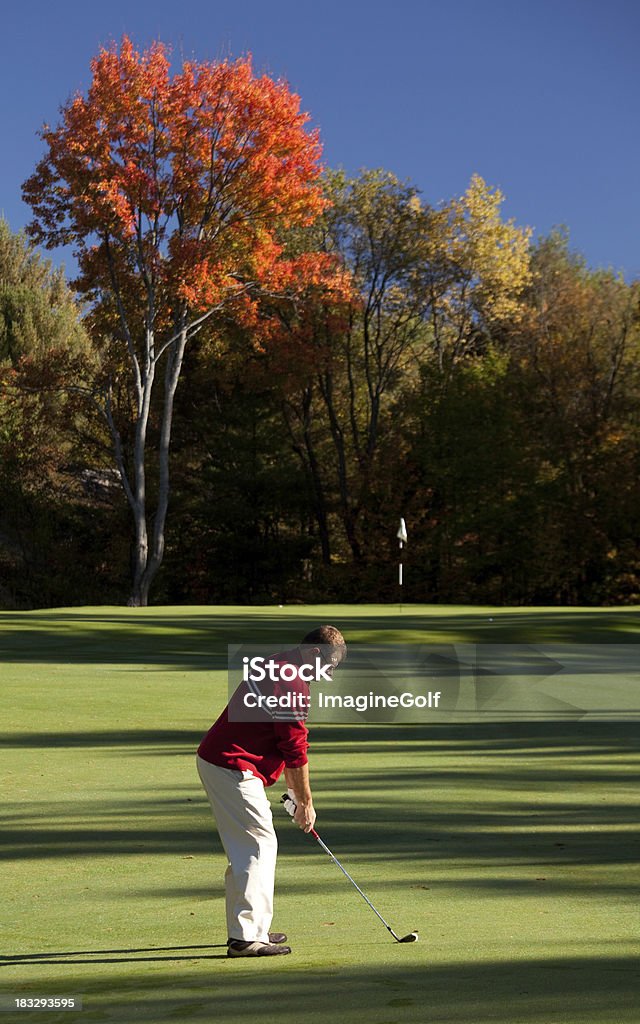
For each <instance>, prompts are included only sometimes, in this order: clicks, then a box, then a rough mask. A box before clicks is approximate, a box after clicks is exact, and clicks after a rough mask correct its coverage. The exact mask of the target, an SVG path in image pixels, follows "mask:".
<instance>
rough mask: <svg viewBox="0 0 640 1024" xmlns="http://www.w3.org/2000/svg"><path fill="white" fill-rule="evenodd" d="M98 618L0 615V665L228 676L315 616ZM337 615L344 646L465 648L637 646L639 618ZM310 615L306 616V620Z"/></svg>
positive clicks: (610, 614)
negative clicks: (241, 652)
mask: <svg viewBox="0 0 640 1024" xmlns="http://www.w3.org/2000/svg"><path fill="white" fill-rule="evenodd" d="M141 611H142V612H143V614H137V612H138V610H136V609H131V610H130V611H124V610H123V611H122V612H111V611H107V610H105V611H96V612H95V613H87V612H82V611H78V612H71V611H57V610H55V609H54V610H52V611H40V612H29V613H22V614H21V613H10V612H5V613H0V657H2V658H5V659H7V660H12V661H27V662H54V663H62V664H83V663H86V664H91V663H94V664H102V665H104V664H110V665H118V664H157V665H163V666H166V667H174V668H178V667H180V668H184V669H192V670H212V669H224V668H226V658H227V650H226V648H227V645H228V644H246V643H251V644H255V643H262V642H265V643H269V644H283V645H286V646H289V645H291V644H292V643H293V644H295V643H297V642H298V641H299V640H300V639H301V638H302V636H304V634H305V633H306V632H308V630H310V629H312V628H314V627H315V626H317V625H318V615H319V614H320V612H316V611H312V610H311V609H310V610H309V618H307V617H306V616H305V615H304V614H301V611H302V609H300V610H297V611H296V612H295V613H294V614H288V613H287V611H286V610H282V611H280V610H279V609H278V610H274V611H273V612H266V611H265V610H264V609H262V608H260V609H254V610H252V611H248V612H244V611H243V612H240V611H239V612H237V613H229V614H225V613H218V612H216V611H215V609H214V610H212V611H211V612H206V611H205V612H203V611H194V612H192V613H187V614H171V613H170V612H167V611H164V612H163V611H160V610H158V611H157V612H155V611H152V610H148V609H142V610H141ZM329 613H330V614H331V616H332V617H337V618H338V619H339V621H338V622H337V625H338V626H339V627H340V628H341V629H342V631H343V633H344V634H345V637H346V639H347V642H349V641H350V640H351V641H357V642H359V643H364V642H366V643H373V642H380V641H383V642H400V643H401V642H409V643H417V642H432V641H433V640H434V637H436V638H441V639H442V640H443V641H446V642H465V643H492V644H496V643H498V644H505V643H522V644H529V643H561V642H562V643H580V642H588V643H590V644H598V643H616V642H617V643H620V642H625V643H634V642H639V643H640V612H638V611H637V610H627V609H620V610H614V611H609V610H607V611H600V610H599V609H587V610H576V611H575V612H572V611H567V610H566V609H558V611H557V612H554V611H549V610H544V611H542V610H541V611H536V610H531V611H527V612H515V611H504V612H503V611H501V610H500V609H496V610H493V611H492V613H491V616H490V617H489V616H488V615H487V614H486V613H483V612H482V611H478V612H463V613H456V612H455V611H452V613H451V614H450V615H449V614H446V612H445V613H444V614H437V615H435V614H430V613H429V611H425V612H419V613H416V612H412V611H411V610H410V609H409V610H408V611H407V612H406V614H404V615H403V616H402V617H399V616H398V614H397V613H396V614H391V613H390V614H389V616H385V615H379V616H375V615H371V614H370V613H369V612H368V611H367V609H366V607H365V608H363V611H362V615H361V616H359V615H357V614H354V613H353V612H352V611H351V612H350V614H341V613H340V608H339V607H337V608H335V609H331V610H329V609H327V614H329ZM311 616H313V617H311Z"/></svg>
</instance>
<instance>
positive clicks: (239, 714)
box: [198, 652, 309, 786]
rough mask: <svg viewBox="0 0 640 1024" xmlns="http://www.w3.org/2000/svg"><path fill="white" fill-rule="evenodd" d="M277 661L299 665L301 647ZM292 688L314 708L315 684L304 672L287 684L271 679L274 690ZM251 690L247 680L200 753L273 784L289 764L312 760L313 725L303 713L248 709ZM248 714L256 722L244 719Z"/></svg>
mask: <svg viewBox="0 0 640 1024" xmlns="http://www.w3.org/2000/svg"><path fill="white" fill-rule="evenodd" d="M275 660H276V661H277V662H278V663H279V664H280V665H282V664H288V665H291V664H299V659H298V657H297V652H288V653H287V655H280V656H279V657H278V658H276V659H275ZM287 690H289V691H290V692H291V693H295V694H297V695H298V696H299V697H300V696H302V697H303V698H306V700H307V707H308V700H309V685H308V683H306V682H305V681H304V680H303V679H302V678H301V677H300V676H299V675H298V676H296V678H295V679H294V680H291V681H287V682H286V683H281V682H279V683H277V684H275V686H274V685H273V684H271V690H270V692H271V693H276V694H277V695H281V694H283V693H284V692H286V691H287ZM248 692H249V687H248V685H247V684H246V683H241V684H240V686H239V687H238V689H237V690H236V692H235V694H234V695H233V697H232V698H231V700H230V702H229V704H227V706H226V708H225V709H224V711H223V712H222V714H221V715H220V717H219V718H218V719H217V721H216V722H214V724H213V725H212V726H211V728H210V729H209V732H208V733H207V734H206V736H205V737H204V738H203V740H202V742H201V743H200V746H199V747H198V754H199V756H200V757H201V758H202V759H203V760H204V761H209V762H210V763H211V764H216V765H219V767H221V768H234V769H236V770H238V771H250V772H252V773H253V775H255V776H256V778H258V779H261V780H262V782H263V783H264V785H265V786H272V785H273V784H274V783H275V782H277V781H278V779H279V778H280V776H281V775H282V772H283V771H284V769H285V767H286V768H301V767H302V765H304V764H307V761H308V758H307V750H308V747H309V744H308V742H307V736H308V734H309V730H308V729H307V727H306V725H305V724H304V721H303V715H302V714H301V713H298V714H297V715H293V714H290V715H286V717H282V718H277V717H276V716H275V715H274V714H272V713H269V711H267V710H262V711H260V710H259V709H252V710H251V711H250V712H248V711H247V709H246V705H244V704H243V698H244V696H245V694H246V693H248ZM299 706H300V704H298V707H299ZM230 709H231V720H230V718H229V710H230ZM243 709H244V711H243ZM285 714H286V713H285ZM247 717H250V718H251V719H252V721H246V720H244V721H243V720H242V719H243V718H245V719H246V718H247ZM304 717H306V715H304Z"/></svg>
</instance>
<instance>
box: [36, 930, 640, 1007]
mask: <svg viewBox="0 0 640 1024" xmlns="http://www.w3.org/2000/svg"><path fill="white" fill-rule="evenodd" d="M376 945H377V944H376V943H364V946H363V949H364V950H365V952H364V954H363V955H364V956H371V954H372V950H375V947H376ZM407 950H409V952H407ZM326 955H327V950H323V949H322V948H321V947H320V948H319V947H314V948H313V949H309V950H306V951H305V952H304V953H303V955H302V958H300V956H298V958H296V954H295V951H294V955H293V956H291V957H286V958H285V962H278V963H277V964H276V963H273V962H269V961H267V960H264V961H261V962H257V961H251V962H250V963H247V961H243V960H231V961H229V960H227V958H226V957H225V958H224V959H225V961H226V963H225V965H224V967H223V966H222V964H220V966H219V968H213V972H212V969H211V966H210V963H209V962H210V959H211V958H210V957H207V956H204V957H202V959H203V960H205V961H207V962H206V963H205V964H203V970H202V971H199V970H198V966H197V964H196V965H194V966H193V967H192V968H191V969H190V970H185V969H182V970H181V971H178V970H176V971H164V972H159V971H153V972H150V973H148V974H145V973H144V972H143V971H138V972H136V974H135V975H133V973H132V970H133V969H132V968H129V969H128V970H127V969H123V970H121V971H118V970H117V964H118V961H115V963H114V969H113V970H108V969H107V970H104V969H103V970H102V971H101V972H100V974H99V975H94V976H92V975H91V973H90V972H89V970H86V971H78V970H76V971H74V972H73V973H71V972H65V974H64V979H63V980H64V987H65V991H67V992H72V991H75V992H79V993H83V999H84V1007H83V1008H84V1012H85V1013H86V1014H88V1015H89V1019H94V1018H93V1016H92V1011H93V1013H95V1014H97V1016H96V1017H95V1019H96V1020H98V1019H99V1020H105V1019H106V1020H109V1021H123V1022H124V1021H126V1022H130V1021H131V1020H132V1019H135V1020H136V1021H153V1022H154V1024H159V1022H162V1021H169V1020H173V1021H175V1020H180V1021H195V1022H199V1021H202V1022H205V1021H206V1022H210V1021H211V1020H217V1021H224V1022H225V1024H240V1022H242V1021H246V1020H247V1019H250V1018H251V1017H259V1019H260V1020H261V1021H262V1022H263V1024H274V1022H276V1021H277V1022H279V1024H299V1022H300V1020H301V1019H302V1018H304V1019H311V1020H318V1021H328V1020H337V1019H340V1020H341V1021H342V1022H346V1024H361V1022H362V1021H365V1020H366V1021H369V1022H371V1024H402V1022H406V1021H407V1020H418V1021H427V1022H431V1021H433V1022H435V1021H446V1022H447V1024H470V1022H473V1024H486V1022H492V1024H516V1022H517V1024H542V1022H544V1024H549V1022H550V1021H556V1020H557V1021H559V1022H560V1021H562V1022H563V1024H612V1022H614V1021H615V1022H616V1024H637V996H638V973H637V963H636V961H635V960H634V959H632V958H631V957H625V956H618V957H616V956H610V955H609V956H603V957H588V956H565V957H553V958H551V957H532V958H530V959H526V960H525V959H516V958H514V959H510V960H501V961H477V962H457V963H437V962H435V963H433V962H431V963H427V962H426V961H427V959H428V951H427V949H425V948H423V949H422V950H420V949H419V947H415V946H411V947H399V946H395V947H394V949H393V950H391V949H389V951H388V954H387V958H386V960H385V962H384V964H380V963H376V962H374V963H371V964H370V965H367V964H366V963H362V962H361V963H359V964H354V962H353V961H354V960H355V959H356V957H357V956H358V954H357V953H355V952H354V951H353V950H352V949H349V948H345V947H338V948H333V949H332V950H331V961H330V965H327V966H325V965H324V963H323V958H324V957H326ZM375 955H377V954H375ZM278 959H280V958H278ZM296 959H298V964H296ZM300 959H302V963H300ZM394 959H395V962H393V961H394ZM41 966H42V965H41ZM24 977H25V975H24V974H23V976H22V981H21V985H20V994H21V995H26V994H29V990H30V989H29V979H28V976H27V982H26V984H25V981H24ZM36 984H37V985H38V986H39V988H38V991H39V992H42V991H43V990H44V989H46V990H47V991H49V990H50V989H52V990H53V988H54V986H57V987H58V988H59V986H60V977H59V975H57V974H55V975H54V974H52V975H51V979H47V978H45V979H43V978H42V976H40V978H39V979H38V981H37V982H36V981H35V980H34V981H33V982H32V983H31V986H32V990H33V991H34V992H35V987H34V986H36Z"/></svg>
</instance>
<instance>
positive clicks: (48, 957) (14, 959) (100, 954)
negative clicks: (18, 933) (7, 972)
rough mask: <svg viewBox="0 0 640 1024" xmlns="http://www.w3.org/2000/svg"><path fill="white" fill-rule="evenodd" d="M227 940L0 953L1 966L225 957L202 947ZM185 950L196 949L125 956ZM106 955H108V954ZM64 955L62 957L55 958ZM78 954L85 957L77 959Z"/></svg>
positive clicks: (215, 945) (220, 947) (224, 946)
mask: <svg viewBox="0 0 640 1024" xmlns="http://www.w3.org/2000/svg"><path fill="white" fill-rule="evenodd" d="M226 948H227V946H226V943H217V944H213V945H211V944H209V945H206V946H144V947H141V948H139V949H80V950H76V951H74V952H70V951H68V950H64V951H61V950H59V951H57V952H55V953H54V952H47V953H20V954H15V955H7V954H5V955H0V968H1V967H10V966H17V965H20V966H22V965H24V966H28V965H29V964H32V965H37V966H40V967H43V966H46V965H47V964H121V963H144V962H147V961H150V962H152V963H155V962H156V961H162V960H194V959H198V960H226V959H227V954H226V952H225V953H222V954H220V953H216V954H204V953H201V952H200V950H204V949H224V950H226ZM185 950H197V951H198V952H197V953H191V955H188V956H182V955H180V956H127V955H125V954H131V953H178V952H180V953H183V952H184V951H185ZM105 954H109V955H108V956H107V955H105ZM58 957H64V959H63V960H60V959H57V958H58ZM78 957H87V958H88V959H83V960H79V959H78Z"/></svg>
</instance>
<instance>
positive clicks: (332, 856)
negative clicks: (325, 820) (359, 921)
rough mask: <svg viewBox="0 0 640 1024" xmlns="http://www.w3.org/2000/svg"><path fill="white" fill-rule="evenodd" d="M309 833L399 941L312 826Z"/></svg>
mask: <svg viewBox="0 0 640 1024" xmlns="http://www.w3.org/2000/svg"><path fill="white" fill-rule="evenodd" d="M310 835H312V836H313V838H314V839H316V840H317V841H318V843H320V846H321V847H322V849H323V850H324V852H325V853H328V854H329V856H330V857H331V860H332V861H333V862H334V864H337V866H338V867H339V868H340V870H341V871H342V874H343V875H345V876H346V877H347V878H348V879H349V881H350V882H351V884H352V886H353V887H354V888H355V889H357V890H358V892H359V893H360V895H361V896H362V898H363V900H364V901H365V903H368V905H369V906H370V907H371V909H372V910H373V912H374V914H375V915H376V916H377V917H379V918H380V920H381V921H382V923H383V925H384V926H385V928H386V929H387V931H389V932H391V934H392V935H393V937H394V939H396V941H397V942H399V941H400V940H399V939H398V936H397V935H396V933H395V932H394V930H393V928H392V927H391V926H390V925H388V924H387V922H386V921H385V919H384V917H383V916H382V914H381V913H380V912H379V911H378V910H376V908H375V907H374V905H373V903H372V902H371V900H370V899H369V897H368V896H366V895H365V893H363V891H362V889H361V888H360V886H359V885H358V883H357V882H354V880H353V878H352V877H351V875H350V874H349V872H348V871H347V869H346V868H343V866H342V864H341V863H340V861H339V860H338V858H337V857H336V856H335V854H333V853H332V852H331V850H330V849H329V847H328V846H327V844H326V843H325V842H324V841H323V840H322V839H321V838H320V836H319V835H318V833H317V832H316V830H315V829H314V828H312V829H311V832H310Z"/></svg>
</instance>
